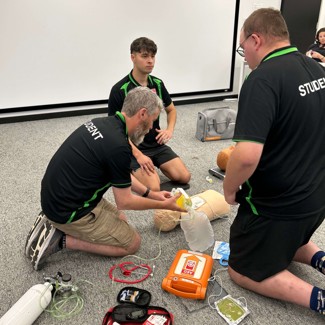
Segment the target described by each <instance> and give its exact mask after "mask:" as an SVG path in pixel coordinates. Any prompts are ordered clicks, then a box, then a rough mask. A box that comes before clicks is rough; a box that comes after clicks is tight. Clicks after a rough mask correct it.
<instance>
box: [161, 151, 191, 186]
mask: <svg viewBox="0 0 325 325" xmlns="http://www.w3.org/2000/svg"><path fill="white" fill-rule="evenodd" d="M159 168H160V170H161V171H162V172H163V173H164V175H166V176H167V177H168V178H169V179H170V180H172V181H175V182H178V183H183V184H187V183H188V182H189V181H190V179H191V174H190V172H189V171H188V170H187V168H186V166H185V165H184V163H183V161H182V160H181V159H180V158H179V157H177V158H174V159H172V160H169V161H167V162H165V163H164V164H162V165H160V166H159Z"/></svg>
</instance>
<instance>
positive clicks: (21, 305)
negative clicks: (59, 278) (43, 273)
mask: <svg viewBox="0 0 325 325" xmlns="http://www.w3.org/2000/svg"><path fill="white" fill-rule="evenodd" d="M52 289H53V286H52V285H51V284H50V283H48V282H45V283H44V284H36V285H34V286H32V287H31V288H30V289H29V290H28V291H26V292H25V294H24V295H23V296H22V297H21V298H20V299H19V300H18V301H17V302H16V303H15V304H14V305H13V306H12V307H11V308H10V309H9V310H8V311H7V312H6V313H5V314H4V315H3V316H2V317H1V319H0V325H32V324H33V323H34V321H35V320H36V319H37V317H38V316H39V315H40V314H41V313H42V312H43V311H44V309H45V308H46V307H47V306H48V304H49V303H50V302H51V299H52V294H51V291H52Z"/></svg>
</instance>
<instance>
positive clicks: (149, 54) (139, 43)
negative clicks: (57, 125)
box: [108, 37, 191, 190]
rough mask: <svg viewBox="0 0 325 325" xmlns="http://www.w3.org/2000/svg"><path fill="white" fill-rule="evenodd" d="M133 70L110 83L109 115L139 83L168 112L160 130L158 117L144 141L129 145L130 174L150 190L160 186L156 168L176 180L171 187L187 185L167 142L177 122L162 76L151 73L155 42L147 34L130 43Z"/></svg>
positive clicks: (184, 172)
mask: <svg viewBox="0 0 325 325" xmlns="http://www.w3.org/2000/svg"><path fill="white" fill-rule="evenodd" d="M130 50H131V60H132V62H133V70H132V71H131V72H130V73H129V74H128V75H127V76H126V77H124V78H123V79H122V80H120V81H119V82H118V83H117V84H115V85H114V86H113V88H112V89H111V92H110V96H109V100H108V107H109V108H108V109H109V111H108V115H114V114H115V113H116V112H117V111H121V109H122V106H123V101H124V99H125V97H126V95H127V94H128V92H129V91H130V90H131V89H133V88H135V87H138V86H143V87H148V88H149V89H151V90H152V91H153V92H154V93H156V94H157V96H158V97H159V98H160V99H161V100H162V101H163V103H164V106H165V111H166V113H167V128H166V129H161V128H160V125H159V118H158V119H157V120H156V121H155V122H154V126H153V128H152V129H151V130H150V132H149V133H148V134H147V135H146V136H145V138H144V141H143V143H141V144H140V145H138V146H137V145H136V144H134V143H132V142H131V143H130V144H131V146H132V152H133V158H132V164H131V169H132V174H133V176H135V177H136V178H137V179H138V180H139V181H140V182H141V183H142V184H144V185H146V186H148V187H149V188H151V189H153V190H159V189H160V178H159V175H158V173H157V171H156V170H155V166H156V167H157V168H159V169H160V170H161V171H162V172H163V174H164V175H166V176H167V177H168V178H169V179H170V180H171V181H173V182H176V183H179V184H175V186H174V187H177V186H179V187H183V188H184V189H186V188H188V187H189V185H188V184H187V183H188V182H189V181H190V178H191V174H190V173H189V171H188V170H187V168H186V167H185V165H184V163H183V161H182V160H181V159H180V158H179V157H178V155H177V154H176V153H175V152H174V151H173V150H172V149H171V148H170V147H169V146H167V145H166V143H167V142H168V141H169V140H170V139H171V138H172V136H173V132H174V127H175V124H176V114H177V113H176V108H175V106H174V104H173V102H172V100H171V98H170V96H169V93H168V91H167V89H166V87H165V85H164V83H163V81H162V80H161V79H158V78H156V77H154V76H151V75H150V73H151V72H152V70H153V68H154V66H155V56H156V53H157V45H156V44H155V43H154V42H153V41H152V40H150V39H148V38H146V37H140V38H137V39H136V40H134V41H133V42H132V44H131V48H130Z"/></svg>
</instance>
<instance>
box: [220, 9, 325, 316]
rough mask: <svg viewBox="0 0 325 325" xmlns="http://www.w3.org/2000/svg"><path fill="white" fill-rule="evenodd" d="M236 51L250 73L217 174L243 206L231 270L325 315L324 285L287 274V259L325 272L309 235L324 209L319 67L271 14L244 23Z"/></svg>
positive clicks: (262, 290) (323, 77)
mask: <svg viewBox="0 0 325 325" xmlns="http://www.w3.org/2000/svg"><path fill="white" fill-rule="evenodd" d="M237 53H238V54H240V55H241V56H244V57H245V60H246V61H247V63H248V65H249V67H250V68H251V69H252V72H251V73H250V75H249V76H248V78H247V79H246V80H245V82H244V84H243V86H242V88H241V93H240V98H239V106H238V115H237V120H236V129H235V134H234V139H233V140H234V141H235V142H237V144H236V147H235V149H234V151H233V153H232V155H231V157H230V159H229V162H228V165H227V173H226V177H225V180H224V195H225V198H226V201H227V202H228V203H230V204H233V205H235V204H240V206H239V208H238V212H237V216H236V218H235V221H234V223H233V224H232V226H231V231H230V258H229V269H228V271H229V275H230V277H231V278H232V279H233V280H234V281H235V282H236V283H237V284H239V285H240V286H242V287H244V288H246V289H249V290H252V291H254V292H257V293H259V294H262V295H264V296H268V297H272V298H276V299H281V300H284V301H288V302H291V303H296V304H298V305H301V306H304V307H309V308H311V309H312V310H315V311H317V312H319V313H321V314H325V290H322V289H320V288H318V287H315V286H312V285H311V284H309V283H307V282H305V281H303V280H302V279H300V278H298V277H297V276H295V275H294V274H293V273H291V272H289V271H288V266H289V264H290V263H291V262H292V261H296V262H301V263H304V264H308V265H312V266H313V267H314V268H315V269H317V270H318V271H320V272H321V273H323V274H325V252H324V251H322V250H321V249H320V248H318V247H317V246H316V244H314V243H313V242H311V241H310V238H311V236H312V235H313V233H314V232H315V231H316V229H317V228H318V227H319V226H320V225H321V224H322V222H323V220H324V215H325V200H324V199H323V196H324V193H325V146H324V139H325V127H324V125H325V110H324V107H325V72H324V70H323V69H322V67H321V66H319V64H317V62H315V61H314V60H312V59H310V58H308V57H306V56H305V55H304V54H301V53H299V52H298V50H297V48H296V47H294V46H291V45H290V40H289V33H288V30H287V26H286V23H285V21H284V19H283V17H282V16H281V14H280V12H279V11H278V10H274V9H271V8H262V9H259V10H256V11H255V12H253V13H252V14H251V15H250V16H249V17H248V18H247V19H246V21H245V22H244V25H243V28H242V30H241V33H240V45H239V47H238V49H237Z"/></svg>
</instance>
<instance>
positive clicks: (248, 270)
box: [229, 207, 325, 282]
mask: <svg viewBox="0 0 325 325" xmlns="http://www.w3.org/2000/svg"><path fill="white" fill-rule="evenodd" d="M324 215H325V211H323V212H322V213H317V214H315V215H313V216H311V217H308V218H304V219H295V220H277V219H270V218H266V217H263V216H257V215H255V214H253V212H252V211H249V210H246V209H243V208H241V207H239V209H238V212H237V216H236V218H235V220H234V222H233V224H232V225H231V227H230V240H229V244H230V256H229V266H230V267H231V268H233V269H234V270H235V271H236V272H238V273H240V274H242V275H244V276H247V277H248V278H250V279H252V280H254V281H258V282H260V281H263V280H264V279H266V278H268V277H270V276H273V275H275V274H276V273H279V272H281V271H283V270H285V269H287V268H288V266H289V264H290V263H291V262H292V260H293V257H294V256H295V254H296V251H297V250H298V248H299V247H301V246H303V245H305V244H307V243H308V241H309V240H310V238H311V236H312V235H313V233H314V232H315V231H316V229H317V228H318V227H319V226H320V225H321V223H322V222H323V220H324Z"/></svg>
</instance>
